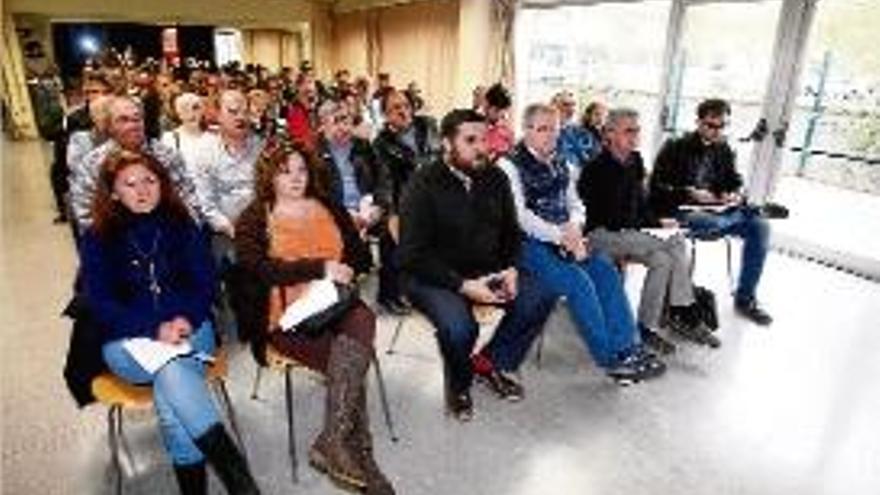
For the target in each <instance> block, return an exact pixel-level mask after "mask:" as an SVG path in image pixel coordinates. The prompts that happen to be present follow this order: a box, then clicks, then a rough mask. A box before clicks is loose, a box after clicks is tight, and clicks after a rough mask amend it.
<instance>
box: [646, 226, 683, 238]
mask: <svg viewBox="0 0 880 495" xmlns="http://www.w3.org/2000/svg"><path fill="white" fill-rule="evenodd" d="M642 231H643V232H645V233H648V234H651V235H652V236H654V237H657V238H659V239H664V240H665V239H669V238H670V237H675V236H677V235H681V234H684V233H685V232H687V230H686V229H683V228H681V227H672V228H656V229H653V228H652V229H642Z"/></svg>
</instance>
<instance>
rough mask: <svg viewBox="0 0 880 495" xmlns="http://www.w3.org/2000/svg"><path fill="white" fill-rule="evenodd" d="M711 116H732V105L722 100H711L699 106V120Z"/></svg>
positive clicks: (704, 101) (702, 102)
mask: <svg viewBox="0 0 880 495" xmlns="http://www.w3.org/2000/svg"><path fill="white" fill-rule="evenodd" d="M710 115H711V116H713V117H723V116H725V115H730V104H729V103H727V101H726V100H722V99H721V98H709V99H708V100H703V101H701V102H700V104H699V106H697V118H698V119H702V118H703V117H707V116H710Z"/></svg>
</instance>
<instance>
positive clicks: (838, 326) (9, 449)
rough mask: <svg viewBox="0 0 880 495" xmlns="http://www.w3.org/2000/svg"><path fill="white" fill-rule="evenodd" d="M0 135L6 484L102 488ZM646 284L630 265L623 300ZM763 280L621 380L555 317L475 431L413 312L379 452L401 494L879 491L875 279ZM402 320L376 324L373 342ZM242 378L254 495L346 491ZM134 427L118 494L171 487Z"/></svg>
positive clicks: (39, 182) (311, 394) (27, 188)
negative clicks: (290, 458) (741, 309)
mask: <svg viewBox="0 0 880 495" xmlns="http://www.w3.org/2000/svg"><path fill="white" fill-rule="evenodd" d="M4 144H5V146H4V150H3V162H2V201H0V205H2V229H0V236H2V237H0V246H2V250H0V309H2V313H0V332H2V364H0V366H2V442H3V446H2V452H3V461H2V493H3V494H10V495H12V494H15V495H19V494H20V495H31V494H40V495H48V494H65V495H67V494H100V493H110V492H111V490H110V484H109V478H108V469H107V466H108V456H107V450H106V437H105V434H104V428H105V426H104V421H105V411H104V410H102V408H101V407H93V408H89V409H86V410H83V411H78V410H77V409H76V408H75V407H74V405H73V402H72V400H71V399H70V398H69V396H68V395H67V392H66V390H65V388H64V385H63V381H62V379H61V367H62V364H63V358H64V352H65V349H66V345H67V337H68V331H69V323H68V322H66V321H64V320H61V319H59V318H58V313H59V311H60V309H61V307H62V305H63V304H64V302H65V300H66V298H67V296H68V293H69V289H70V283H71V278H72V276H73V272H74V268H75V261H74V256H73V254H72V249H71V246H70V241H69V236H68V232H67V231H66V230H65V228H64V227H61V226H52V225H51V224H50V220H51V208H50V200H49V197H50V196H49V192H48V181H47V175H48V174H47V172H46V170H47V169H46V165H45V163H46V161H45V157H44V155H43V151H42V150H41V148H40V147H39V146H38V145H36V144H34V143H4ZM640 279H641V273H640V272H639V271H638V270H637V269H636V270H633V271H631V272H630V275H628V279H627V280H628V285H629V288H630V293H631V295H633V296H635V295H636V294H637V287H638V284H639V282H640ZM697 279H698V281H699V282H700V283H701V284H704V285H707V286H709V287H711V288H713V289H715V290H716V292H718V293H719V294H721V293H723V292H724V291H725V289H724V288H725V286H726V280H725V275H724V270H723V248H722V247H721V245H720V244H718V245H712V244H705V245H701V246H700V251H699V262H698V264H697ZM761 292H762V296H763V297H762V299H763V300H764V301H765V302H766V304H767V305H768V307H769V308H771V309H772V311H773V314H774V316H775V317H776V322H775V323H774V325H773V326H772V327H770V328H758V327H755V326H752V325H750V324H748V323H746V322H744V321H742V320H740V319H737V318H736V317H734V316H733V314H732V312H731V308H730V301H729V299H728V298H725V297H720V298H719V299H720V309H721V316H722V319H723V328H722V329H721V336H722V338H723V340H724V346H723V347H722V348H721V349H720V350H718V351H714V352H713V351H708V350H704V349H697V348H693V347H688V346H687V345H683V346H681V348H680V352H679V353H678V354H677V355H676V356H675V357H674V358H672V359H670V360H669V367H670V370H669V373H668V374H667V376H666V377H664V378H663V379H661V380H659V381H656V382H654V383H649V384H644V385H639V386H635V387H630V388H628V389H620V388H617V387H616V386H614V385H612V384H610V383H609V382H608V381H607V380H606V379H604V378H603V377H602V376H601V375H600V374H599V373H597V372H596V370H595V369H594V368H593V366H592V365H591V364H590V361H589V360H588V359H587V358H586V357H585V354H584V352H583V347H582V346H581V344H580V342H579V341H578V339H577V337H576V336H575V334H574V332H573V331H572V329H571V326H570V323H569V321H568V319H567V317H566V316H565V315H564V314H562V313H560V314H556V315H554V317H553V319H552V320H551V322H550V323H549V325H548V333H547V338H546V346H545V349H544V359H543V364H542V367H541V368H538V367H537V366H536V365H535V363H534V362H533V361H532V360H530V361H529V362H527V363H526V364H525V365H524V366H523V369H522V376H523V379H524V381H525V384H526V386H527V393H528V397H527V399H526V400H525V401H524V402H522V403H519V404H514V405H509V404H505V403H501V402H498V401H497V400H495V399H494V398H493V397H491V396H490V395H489V394H488V393H486V392H485V391H483V390H481V389H477V390H476V394H475V401H476V405H477V415H476V418H475V420H474V421H473V422H472V423H470V424H466V425H461V424H457V423H455V422H453V421H451V420H449V419H447V418H445V417H444V416H443V415H442V413H441V382H442V380H441V376H440V369H439V362H438V359H437V352H436V348H435V345H434V343H433V340H432V337H431V336H430V333H429V332H428V330H427V327H426V325H425V324H424V321H423V320H421V319H419V318H414V319H411V320H409V321H408V322H407V323H406V326H405V328H404V336H403V337H402V339H401V341H400V343H399V345H398V350H399V352H398V353H396V354H394V355H392V356H386V355H384V354H383V355H382V356H381V360H382V365H383V367H384V372H385V376H386V379H387V383H388V388H389V394H390V397H391V405H392V408H393V411H394V414H395V419H396V422H397V426H398V430H399V433H400V435H401V441H400V442H399V443H398V444H391V443H390V442H388V441H387V435H386V433H385V430H384V428H383V426H382V424H381V421H380V416H379V412H380V410H379V407H378V402H377V401H376V400H375V399H376V395H375V393H374V389H373V388H371V394H372V395H371V401H372V403H371V412H372V414H373V425H374V427H373V430H374V433H375V434H376V437H377V443H376V446H377V449H378V458H379V460H380V463H381V465H382V466H383V467H384V468H385V469H386V470H387V472H388V474H389V476H390V477H391V478H392V479H393V480H394V481H395V484H396V486H397V489H398V492H399V493H401V494H407V495H432V494H447V493H448V494H457V495H458V494H463V495H471V494H473V495H493V494H505V495H547V494H562V495H568V494H571V495H581V494H588V493H591V494H631V495H638V494H668V493H674V494H755V495H758V494H767V495H779V494H797V495H819V494H822V495H826V494H828V495H833V494H846V495H854V494H858V495H861V494H865V495H869V494H876V493H878V487H880V469H878V467H880V423H878V419H877V418H880V393H878V385H877V384H878V383H880V332H878V331H877V321H878V316H880V309H878V308H880V285H877V284H873V283H870V282H866V281H864V280H860V279H858V278H854V277H851V276H848V275H845V274H841V273H838V272H835V271H831V270H828V269H826V268H822V267H819V266H816V265H812V264H808V263H805V262H802V261H798V260H794V259H790V258H787V257H784V256H779V255H771V257H770V260H769V263H768V267H767V270H766V272H765V279H764V281H763V283H762V290H761ZM394 324H395V321H394V320H392V319H384V318H383V319H382V320H381V321H380V325H381V331H380V336H379V342H378V345H379V346H380V348H384V346H385V345H387V342H388V340H389V338H390V334H391V332H392V331H393V328H394ZM253 372H254V365H253V363H252V362H251V360H250V356H249V355H248V354H247V353H244V352H238V353H236V354H235V355H234V356H233V361H232V373H231V383H230V386H231V392H232V396H233V401H234V402H235V404H236V407H237V408H238V412H239V416H240V421H241V424H242V426H243V429H244V434H245V437H246V442H247V444H248V448H249V452H250V455H251V460H252V464H253V466H254V468H255V471H256V473H257V475H258V476H259V479H260V483H261V485H262V487H263V489H264V493H267V494H281V493H299V494H304V495H305V494H332V493H340V492H339V490H338V489H336V488H335V487H333V486H332V485H331V484H330V483H328V482H327V481H326V480H324V479H323V478H322V477H321V476H319V475H318V474H316V473H315V472H314V471H312V470H311V469H310V468H309V467H307V466H301V469H300V474H301V481H300V483H299V485H298V486H296V487H294V486H292V485H291V482H290V476H289V467H288V465H287V457H286V451H285V449H286V444H285V438H286V433H285V430H284V401H283V396H282V392H283V387H282V380H281V378H280V376H267V377H266V379H264V381H263V386H262V391H261V396H262V400H260V401H253V400H251V399H250V398H249V389H250V385H251V383H252V379H253ZM296 389H297V392H298V399H297V403H296V406H297V414H298V416H297V426H298V432H299V449H300V452H301V453H304V452H305V450H306V448H307V447H308V442H309V441H310V440H311V438H312V436H313V435H314V434H315V432H316V431H317V428H318V425H319V422H320V417H321V415H320V412H321V405H322V395H323V390H322V388H321V387H320V386H319V385H317V384H314V383H312V382H310V381H309V380H308V379H306V378H305V377H301V378H298V379H297V380H296ZM127 421H128V423H127V426H128V433H129V437H130V440H131V443H132V447H133V450H134V452H135V456H136V459H137V466H136V470H135V472H134V473H132V477H131V478H130V479H129V481H128V484H127V488H128V490H129V491H128V493H133V494H136V493H142V494H160V493H161V494H165V493H169V494H172V493H176V491H175V488H174V484H173V478H172V475H171V470H170V469H169V466H168V462H167V460H166V459H165V458H164V456H163V454H162V451H161V449H160V447H159V443H158V439H157V436H156V430H155V422H154V419H153V417H152V414H149V413H145V414H138V415H132V416H130V417H127ZM214 488H215V489H217V484H215V486H214ZM217 493H220V491H219V489H217Z"/></svg>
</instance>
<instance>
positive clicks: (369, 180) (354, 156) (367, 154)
mask: <svg viewBox="0 0 880 495" xmlns="http://www.w3.org/2000/svg"><path fill="white" fill-rule="evenodd" d="M317 151H318V157H319V158H320V159H321V162H322V163H323V165H324V167H322V169H321V172H322V177H321V181H322V182H323V183H322V184H321V185H322V186H323V188H324V189H325V190H326V191H327V194H328V196H329V197H330V198H331V199H333V200H334V201H336V202H338V203H339V204H342V199H343V198H342V196H343V192H342V176H341V175H340V174H339V168H338V167H337V166H336V164H335V163H334V162H333V155H332V154H331V153H330V144H329V143H328V142H327V140H326V139H324V138H323V137H321V138H320V139H319V140H318V149H317ZM349 160H351V164H352V166H353V167H354V173H355V179H356V180H357V185H358V189H360V193H361V195H365V194H373V195H375V194H376V182H377V181H378V178H379V165H378V163H377V161H376V155H375V153H373V147H372V146H371V145H370V143H369V141H366V140H363V139H359V138H352V143H351V153H350V154H349ZM379 199H380V198H375V197H374V201H376V204H377V205H378V206H380V207H381V208H382V209H383V210H387V208H388V205H387V204H383V203H381V202H379Z"/></svg>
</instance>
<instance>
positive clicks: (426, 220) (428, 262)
mask: <svg viewBox="0 0 880 495" xmlns="http://www.w3.org/2000/svg"><path fill="white" fill-rule="evenodd" d="M471 178H472V184H471V188H470V191H467V190H466V189H465V186H464V183H463V182H462V180H461V179H460V178H458V177H456V176H455V175H454V174H453V173H452V171H451V170H450V169H449V166H448V165H446V164H445V163H443V162H441V161H438V162H435V163H433V164H431V165H428V166H425V167H423V168H421V169H419V171H418V172H416V174H415V175H414V176H413V178H412V180H411V181H410V185H409V188H408V189H407V191H406V192H405V194H404V196H403V201H402V203H401V217H400V232H401V241H400V255H401V265H402V267H403V270H404V272H405V273H406V274H407V275H410V276H415V277H417V278H418V279H419V280H421V281H422V282H424V283H428V284H432V285H438V286H440V287H444V288H447V289H449V290H458V289H459V288H460V286H461V284H462V282H463V281H464V279H467V278H473V277H476V276H481V275H485V274H488V273H492V272H496V271H500V270H503V269H506V268H509V267H511V266H513V265H514V263H515V260H516V256H517V254H518V251H519V246H520V240H521V234H520V231H519V226H518V225H517V221H516V209H515V206H514V203H513V195H512V193H511V192H510V184H509V183H508V181H507V176H505V175H504V172H503V171H502V170H501V169H499V168H497V167H486V168H483V169H481V170H479V171H477V172H476V173H475V174H474V175H472V177H471Z"/></svg>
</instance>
